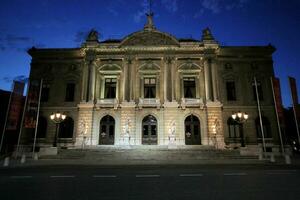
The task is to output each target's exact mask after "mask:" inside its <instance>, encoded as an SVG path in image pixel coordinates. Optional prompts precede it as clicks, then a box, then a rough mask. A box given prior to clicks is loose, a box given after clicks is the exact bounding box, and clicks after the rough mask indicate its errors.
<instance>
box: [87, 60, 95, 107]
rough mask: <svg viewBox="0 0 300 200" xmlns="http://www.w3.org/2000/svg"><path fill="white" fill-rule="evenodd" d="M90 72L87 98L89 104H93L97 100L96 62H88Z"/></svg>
mask: <svg viewBox="0 0 300 200" xmlns="http://www.w3.org/2000/svg"><path fill="white" fill-rule="evenodd" d="M88 70H89V75H88V86H87V91H88V93H87V97H88V101H89V102H93V101H94V99H95V80H96V78H95V76H96V68H95V64H94V61H92V60H89V62H88Z"/></svg>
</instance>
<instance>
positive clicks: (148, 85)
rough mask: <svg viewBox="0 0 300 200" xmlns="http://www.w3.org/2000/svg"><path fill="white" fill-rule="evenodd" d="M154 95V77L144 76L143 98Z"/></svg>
mask: <svg viewBox="0 0 300 200" xmlns="http://www.w3.org/2000/svg"><path fill="white" fill-rule="evenodd" d="M155 97H156V78H144V98H155Z"/></svg>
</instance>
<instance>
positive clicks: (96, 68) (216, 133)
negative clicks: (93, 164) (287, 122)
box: [29, 15, 277, 148]
mask: <svg viewBox="0 0 300 200" xmlns="http://www.w3.org/2000/svg"><path fill="white" fill-rule="evenodd" d="M274 51H275V49H274V48H273V47H272V46H255V47H253V46H251V47H250V46H242V47H234V46H221V45H220V44H219V43H218V42H217V41H216V40H215V39H214V37H213V35H212V33H211V31H210V30H209V29H208V28H207V29H205V30H204V31H203V33H202V38H201V39H200V40H194V39H177V38H175V37H174V36H172V35H170V34H167V33H163V32H160V31H158V30H157V29H156V28H155V27H154V25H153V22H152V16H151V15H148V22H147V23H146V25H145V27H144V29H142V30H141V31H138V32H135V33H132V34H130V35H128V36H127V37H125V38H124V39H122V40H106V41H99V39H98V33H97V32H96V31H94V30H92V31H91V32H90V34H89V36H88V37H87V40H86V41H85V42H84V43H83V44H82V46H81V47H80V48H74V49H36V48H32V49H30V50H29V54H30V55H31V56H32V63H31V73H30V78H32V79H40V78H43V83H44V86H43V92H42V93H43V95H44V97H43V98H44V100H43V102H42V103H41V116H42V117H44V121H45V119H47V120H46V121H47V123H46V125H44V127H42V128H44V131H45V133H44V134H41V135H43V136H42V137H40V138H39V139H38V141H39V143H40V144H45V145H47V144H49V145H50V144H51V143H52V142H53V139H54V133H55V125H54V124H53V123H52V122H51V121H50V120H48V118H49V117H48V116H49V115H50V114H51V113H52V112H55V111H62V112H65V113H66V114H67V115H68V116H69V117H70V118H71V119H72V120H70V121H71V122H70V124H69V125H68V126H73V127H74V128H73V129H72V128H69V129H68V128H67V129H65V130H69V131H71V134H69V136H68V137H66V138H62V136H61V138H60V139H59V143H60V145H68V146H73V145H75V146H81V145H82V144H83V143H85V144H86V145H92V146H96V145H105V144H106V145H150V144H151V145H171V146H179V145H180V146H181V145H186V146H188V145H213V146H215V147H217V148H224V147H225V145H228V146H239V144H240V138H239V137H240V135H239V134H240V129H238V126H237V125H233V124H232V122H230V116H231V114H232V112H236V111H239V110H240V111H243V112H247V113H248V114H249V116H250V117H249V120H248V121H247V122H246V123H245V124H244V126H243V130H244V134H245V141H246V145H257V143H258V142H259V139H258V136H257V128H256V123H255V119H256V117H257V116H258V114H257V107H256V105H257V104H256V100H255V98H254V95H253V77H254V76H256V77H257V79H258V80H259V84H260V85H259V86H260V92H261V93H262V95H263V99H261V103H262V110H263V116H264V117H265V119H266V126H265V128H266V131H268V132H271V133H270V134H271V137H270V138H268V140H269V141H270V142H273V141H275V140H277V130H276V123H275V113H274V108H273V102H272V91H271V84H270V81H269V80H270V77H271V76H273V62H272V54H273V52H274ZM68 90H69V91H68ZM66 93H68V95H69V96H68V95H66ZM66 96H68V97H66ZM72 121H73V123H74V124H73V125H72ZM267 122H269V123H267ZM65 125H66V124H65ZM42 128H40V130H39V133H40V132H42V130H41V129H42ZM267 129H268V130H267ZM62 135H64V134H62ZM67 135H68V134H67Z"/></svg>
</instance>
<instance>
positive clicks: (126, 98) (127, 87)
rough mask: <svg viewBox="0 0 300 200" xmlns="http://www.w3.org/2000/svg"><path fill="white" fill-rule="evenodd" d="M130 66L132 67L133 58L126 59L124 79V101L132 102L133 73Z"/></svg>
mask: <svg viewBox="0 0 300 200" xmlns="http://www.w3.org/2000/svg"><path fill="white" fill-rule="evenodd" d="M130 65H131V58H126V59H125V61H124V78H123V88H124V91H123V101H129V100H130V87H131V85H130V82H129V81H130V80H131V73H130V70H131V69H130Z"/></svg>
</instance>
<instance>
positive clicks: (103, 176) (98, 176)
mask: <svg viewBox="0 0 300 200" xmlns="http://www.w3.org/2000/svg"><path fill="white" fill-rule="evenodd" d="M93 177H94V178H116V177H117V176H116V175H94V176H93Z"/></svg>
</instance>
